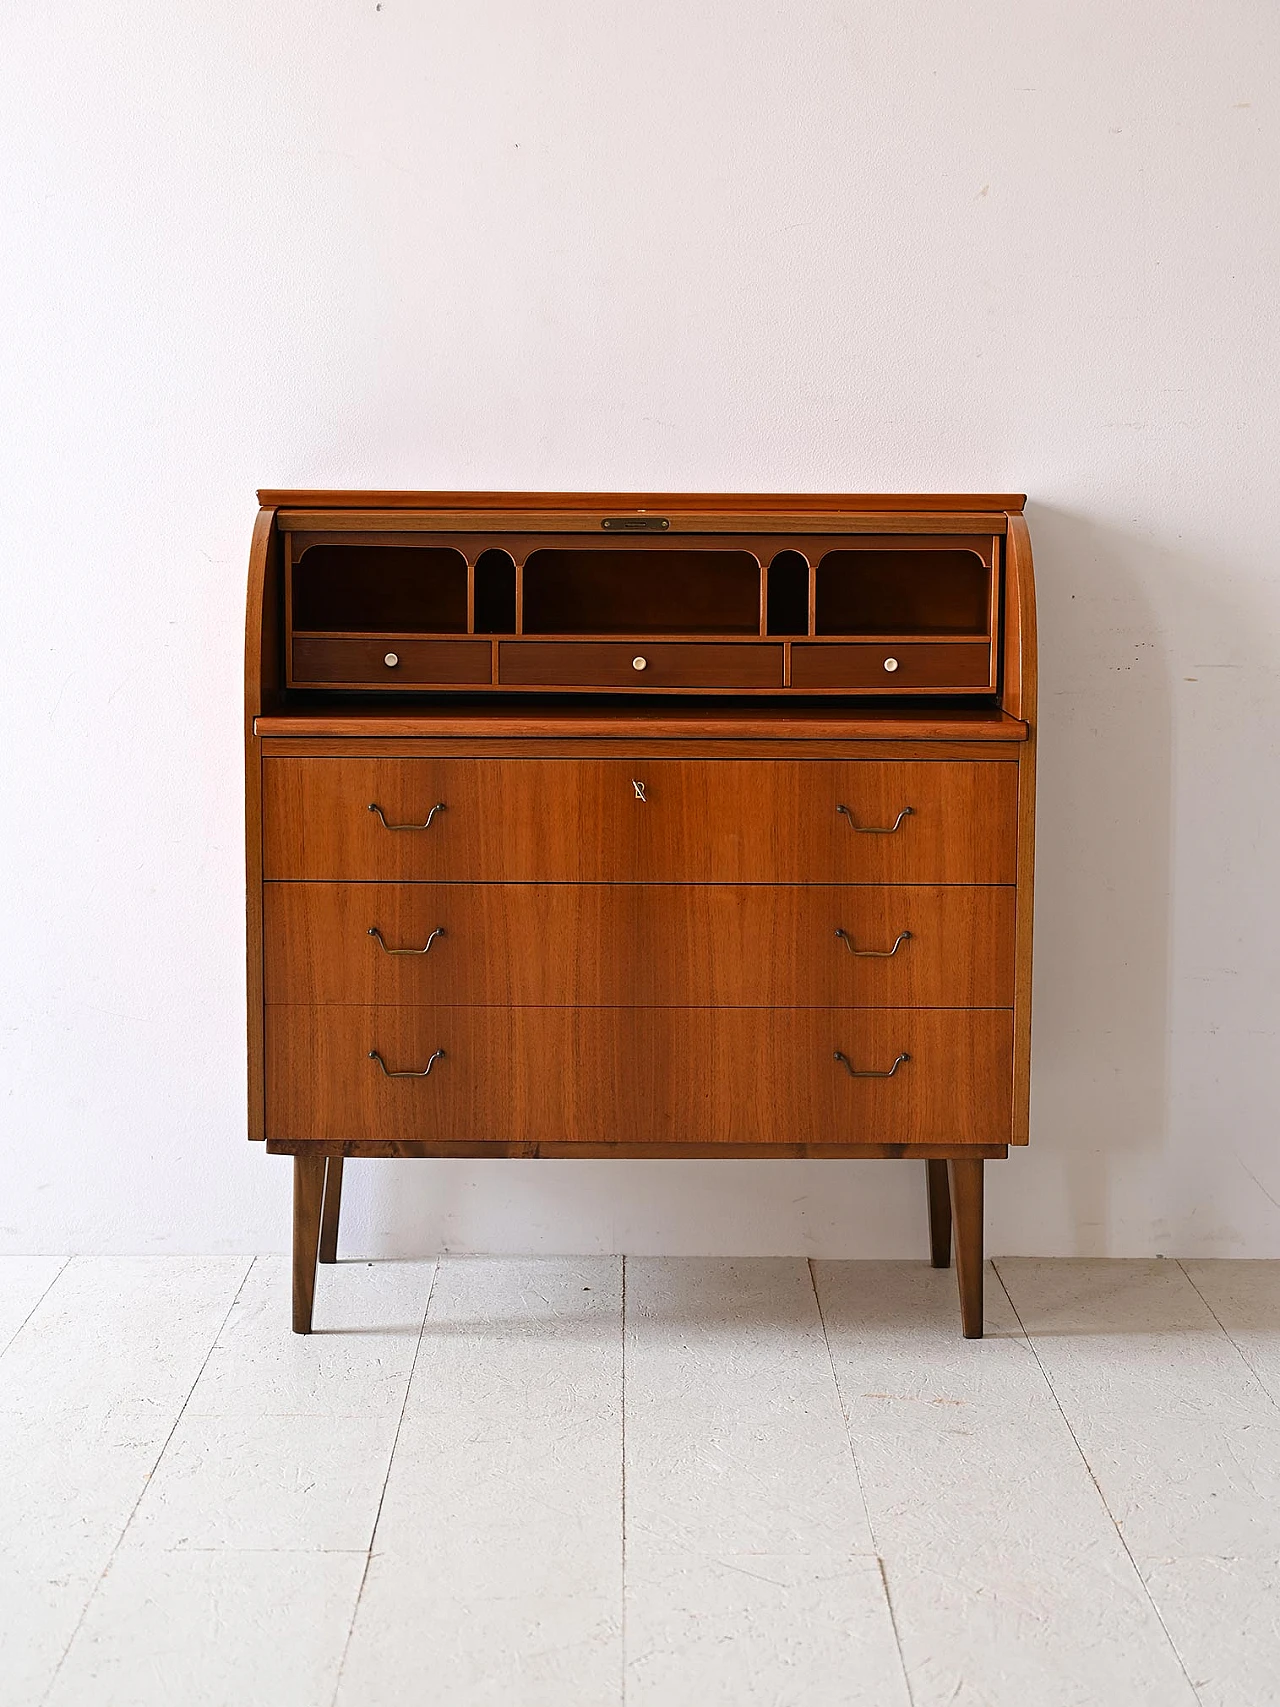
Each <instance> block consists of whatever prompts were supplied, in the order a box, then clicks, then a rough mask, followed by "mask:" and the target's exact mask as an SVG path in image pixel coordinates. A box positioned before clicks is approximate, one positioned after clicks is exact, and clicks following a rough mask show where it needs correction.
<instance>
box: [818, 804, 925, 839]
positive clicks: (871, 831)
mask: <svg viewBox="0 0 1280 1707" xmlns="http://www.w3.org/2000/svg"><path fill="white" fill-rule="evenodd" d="M836 811H837V812H843V813H844V815H845V817H846V818H847V819H848V820H849V827H850V828H851V829H854V830H856V831H857V832H858V834H859V835H860V836H891V835H892V834H893V832H894V831H895V830H896V829H897V827H898V825H899V824H900V823H901V822H902V820H903V819H904V818H910V817H913V816H914V814H915V807H914V806H904V807H903V808H902V811H901V812H899V814H898V816H897V817H896V818H895V819H894V820H893V823H892V824H856V823H855V822H854V818H853V813H852V812H850V810H849V808H848V807H847V806H837V807H836Z"/></svg>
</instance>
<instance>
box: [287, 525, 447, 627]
mask: <svg viewBox="0 0 1280 1707" xmlns="http://www.w3.org/2000/svg"><path fill="white" fill-rule="evenodd" d="M293 626H294V629H295V630H302V631H304V632H305V631H313V632H343V631H345V632H355V633H370V632H386V633H391V634H465V633H466V632H467V560H466V558H465V557H464V556H463V555H462V553H461V552H460V551H454V550H452V549H451V548H448V547H441V546H422V545H368V544H365V543H364V542H361V543H359V544H356V543H352V544H351V545H345V544H344V545H312V546H309V547H308V548H307V550H305V551H304V552H303V553H302V555H301V557H300V558H299V559H298V561H297V562H296V563H295V564H294V565H293Z"/></svg>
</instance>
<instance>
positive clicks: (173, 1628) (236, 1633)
mask: <svg viewBox="0 0 1280 1707" xmlns="http://www.w3.org/2000/svg"><path fill="white" fill-rule="evenodd" d="M364 1567H365V1555H364V1554H363V1553H313V1554H300V1553H225V1552H216V1553H169V1552H156V1551H138V1552H121V1553H118V1554H117V1555H116V1557H115V1559H114V1560H113V1562H112V1564H111V1568H110V1570H109V1571H108V1572H107V1575H106V1577H105V1579H104V1580H103V1583H102V1586H101V1588H100V1589H99V1591H98V1593H97V1594H96V1595H95V1596H94V1599H93V1604H92V1605H91V1606H90V1608H89V1611H88V1613H87V1615H86V1617H85V1620H84V1623H83V1624H82V1625H81V1627H80V1630H79V1632H78V1633H77V1636H76V1640H75V1643H74V1644H73V1646H72V1649H71V1652H70V1653H69V1654H68V1656H67V1659H66V1662H65V1664H64V1665H63V1667H62V1669H61V1671H60V1672H59V1674H58V1680H57V1683H56V1685H55V1686H54V1689H53V1691H52V1693H51V1694H50V1696H49V1697H48V1702H47V1707H177V1704H181V1707H250V1704H253V1703H259V1702H261V1703H264V1704H265V1703H270V1707H328V1703H329V1702H330V1701H331V1700H332V1697H333V1690H334V1686H335V1684H336V1682H337V1676H338V1665H339V1662H340V1660H341V1657H342V1645H343V1642H344V1641H345V1639H346V1634H347V1631H348V1629H349V1627H350V1623H351V1617H352V1614H353V1612H354V1610H355V1605H356V1598H357V1596H358V1595H359V1592H360V1581H361V1577H362V1576H363V1574H364Z"/></svg>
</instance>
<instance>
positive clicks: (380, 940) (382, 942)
mask: <svg viewBox="0 0 1280 1707" xmlns="http://www.w3.org/2000/svg"><path fill="white" fill-rule="evenodd" d="M369 935H370V936H371V937H373V938H374V939H375V940H376V942H377V944H378V947H379V948H380V949H381V950H382V952H383V953H384V954H430V952H431V944H432V943H433V942H434V941H435V940H436V938H437V937H438V936H443V935H444V926H443V925H437V926H436V928H435V929H434V930H433V931H432V933H431V935H430V936H429V937H428V938H427V940H426V942H424V943H423V945H422V947H421V948H389V947H388V946H387V942H386V939H385V938H384V936H383V934H382V932H381V931H380V930H379V929H378V927H377V925H370V926H369Z"/></svg>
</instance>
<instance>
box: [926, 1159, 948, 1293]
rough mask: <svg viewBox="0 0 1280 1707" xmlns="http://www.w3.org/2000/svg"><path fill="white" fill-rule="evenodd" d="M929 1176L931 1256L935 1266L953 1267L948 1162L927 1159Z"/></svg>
mask: <svg viewBox="0 0 1280 1707" xmlns="http://www.w3.org/2000/svg"><path fill="white" fill-rule="evenodd" d="M925 1168H926V1170H927V1172H928V1176H929V1256H930V1260H931V1261H932V1263H933V1266H934V1267H935V1268H950V1267H951V1192H950V1190H949V1188H948V1186H947V1164H946V1163H945V1162H938V1161H933V1160H930V1161H927V1162H926V1163H925Z"/></svg>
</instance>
